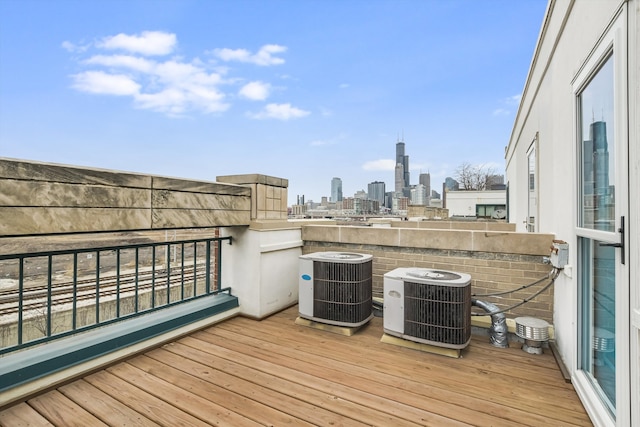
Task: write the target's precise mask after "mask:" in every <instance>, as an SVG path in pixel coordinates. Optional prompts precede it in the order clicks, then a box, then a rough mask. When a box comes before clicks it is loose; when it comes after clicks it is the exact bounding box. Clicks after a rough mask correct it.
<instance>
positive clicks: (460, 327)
mask: <svg viewBox="0 0 640 427" xmlns="http://www.w3.org/2000/svg"><path fill="white" fill-rule="evenodd" d="M383 313H384V319H383V322H384V332H385V333H386V334H389V335H392V336H396V337H400V338H403V339H407V340H411V341H416V342H419V343H423V344H429V345H433V346H439V347H447V348H452V349H462V348H465V347H466V346H467V345H468V344H469V341H470V340H471V276H470V275H468V274H466V273H456V272H453V271H445V270H432V269H426V268H396V269H395V270H392V271H390V272H388V273H386V274H385V275H384V308H383Z"/></svg>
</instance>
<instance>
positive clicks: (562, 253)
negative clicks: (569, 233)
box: [549, 240, 569, 268]
mask: <svg viewBox="0 0 640 427" xmlns="http://www.w3.org/2000/svg"><path fill="white" fill-rule="evenodd" d="M549 259H550V261H551V265H553V266H554V267H555V268H564V266H565V265H567V264H569V244H568V243H567V242H565V241H564V240H554V241H553V243H552V244H551V256H550V257H549Z"/></svg>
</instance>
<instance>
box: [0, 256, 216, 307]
mask: <svg viewBox="0 0 640 427" xmlns="http://www.w3.org/2000/svg"><path fill="white" fill-rule="evenodd" d="M136 278H137V279H136ZM205 278H206V272H204V271H203V270H196V273H195V274H194V269H193V267H191V268H186V269H185V270H182V269H180V270H178V271H177V272H176V273H172V274H171V275H170V276H167V272H166V270H164V271H162V270H160V271H158V270H156V272H155V275H154V274H153V273H152V272H150V271H149V272H139V273H138V274H137V275H136V273H127V274H121V275H120V276H119V277H118V276H105V277H100V278H99V279H100V281H99V286H96V279H95V278H92V279H82V280H78V281H77V282H76V284H75V295H74V283H73V282H72V281H68V282H61V283H57V284H52V285H51V291H50V294H51V305H52V308H53V307H55V306H56V305H58V306H59V305H64V304H70V303H73V302H74V301H75V302H76V303H78V302H82V301H88V300H92V301H96V300H99V301H105V300H106V299H107V298H109V297H112V296H118V295H120V296H123V295H125V296H129V294H131V295H133V294H135V292H137V293H138V294H141V293H144V292H147V291H149V290H151V289H152V288H154V289H155V290H161V289H166V288H167V285H168V287H173V286H175V285H176V284H180V283H181V282H183V281H184V282H191V281H193V280H194V279H195V280H196V281H198V280H200V279H202V280H205ZM167 281H168V283H167ZM96 289H99V296H96ZM48 303H49V286H48V285H35V286H28V287H25V289H24V290H23V292H22V311H23V312H28V311H32V310H42V309H45V310H46V308H47V305H48ZM19 310H20V295H18V291H17V290H16V289H11V290H3V291H1V292H0V316H3V315H8V314H15V313H17V312H18V311H19Z"/></svg>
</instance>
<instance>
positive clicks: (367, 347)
mask: <svg viewBox="0 0 640 427" xmlns="http://www.w3.org/2000/svg"><path fill="white" fill-rule="evenodd" d="M297 316H298V308H297V306H293V307H291V308H289V309H287V310H284V311H281V312H279V313H276V314H274V315H272V316H270V317H269V318H267V319H264V320H262V321H256V320H253V319H248V318H243V317H236V318H233V319H230V320H227V321H225V322H222V323H219V324H217V325H215V326H213V327H210V328H207V329H204V330H202V331H199V332H195V333H192V334H190V335H189V336H186V337H183V338H181V339H179V340H177V341H175V342H172V343H169V344H165V345H164V346H162V347H160V348H156V349H154V350H151V351H147V352H145V353H144V354H141V355H138V356H136V357H133V358H131V359H129V360H127V361H125V362H120V363H117V364H114V365H113V366H111V367H109V368H107V369H105V370H102V371H98V372H96V373H93V374H91V375H88V376H86V377H84V378H83V379H79V380H76V381H72V382H70V383H68V384H67V385H64V386H61V387H59V388H58V389H57V390H54V391H50V392H48V393H45V394H42V395H40V396H36V397H33V398H31V399H30V400H29V401H28V402H26V403H19V404H17V405H15V406H12V407H9V408H0V425H7V426H12V427H13V426H21V425H34V426H39V425H64V426H68V425H71V426H73V425H83V426H85V425H91V426H94V425H104V424H108V425H166V426H207V425H233V426H236V425H240V426H243V425H247V426H252V425H268V426H281V425H291V426H309V425H333V426H347V427H350V426H364V425H377V426H385V427H386V426H394V427H395V426H416V425H425V426H437V427H440V426H460V425H474V426H498V425H499V426H516V425H517V426H520V425H524V426H527V425H528V426H531V427H534V426H535V427H537V426H540V425H563V426H591V425H592V424H591V422H590V420H589V418H588V416H587V414H586V412H585V410H584V408H583V406H582V404H581V403H580V401H579V399H578V397H577V395H576V393H575V391H574V389H573V387H572V385H571V384H567V383H565V381H564V378H563V377H562V374H561V372H560V370H559V369H558V367H557V365H556V362H555V359H554V358H553V356H552V355H551V354H543V355H539V356H538V355H530V354H528V353H525V352H523V351H522V350H521V349H520V348H519V345H515V346H512V347H511V348H507V349H499V348H495V347H493V346H491V344H490V343H489V342H488V339H487V337H476V336H474V337H472V340H471V343H470V345H469V346H468V348H467V349H465V350H464V351H463V352H462V357H461V358H460V359H451V358H447V357H443V356H439V355H436V354H431V353H425V352H420V351H417V350H413V349H409V348H404V347H400V346H394V345H391V344H386V343H382V342H380V338H381V337H382V335H383V329H382V319H380V318H374V319H372V320H371V322H369V324H367V325H366V326H365V327H363V328H361V329H360V330H359V331H358V332H357V333H356V334H354V335H353V336H342V335H338V334H332V333H329V332H326V331H321V330H317V329H313V328H310V327H305V326H300V325H296V324H295V319H296V317H297ZM101 421H102V422H103V423H104V424H102V423H101Z"/></svg>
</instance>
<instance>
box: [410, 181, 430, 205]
mask: <svg viewBox="0 0 640 427" xmlns="http://www.w3.org/2000/svg"><path fill="white" fill-rule="evenodd" d="M428 200H429V199H428V198H427V188H426V187H425V186H424V185H422V184H418V185H416V186H415V187H413V188H412V189H411V204H412V205H421V206H427V204H428V203H427V202H428Z"/></svg>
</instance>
